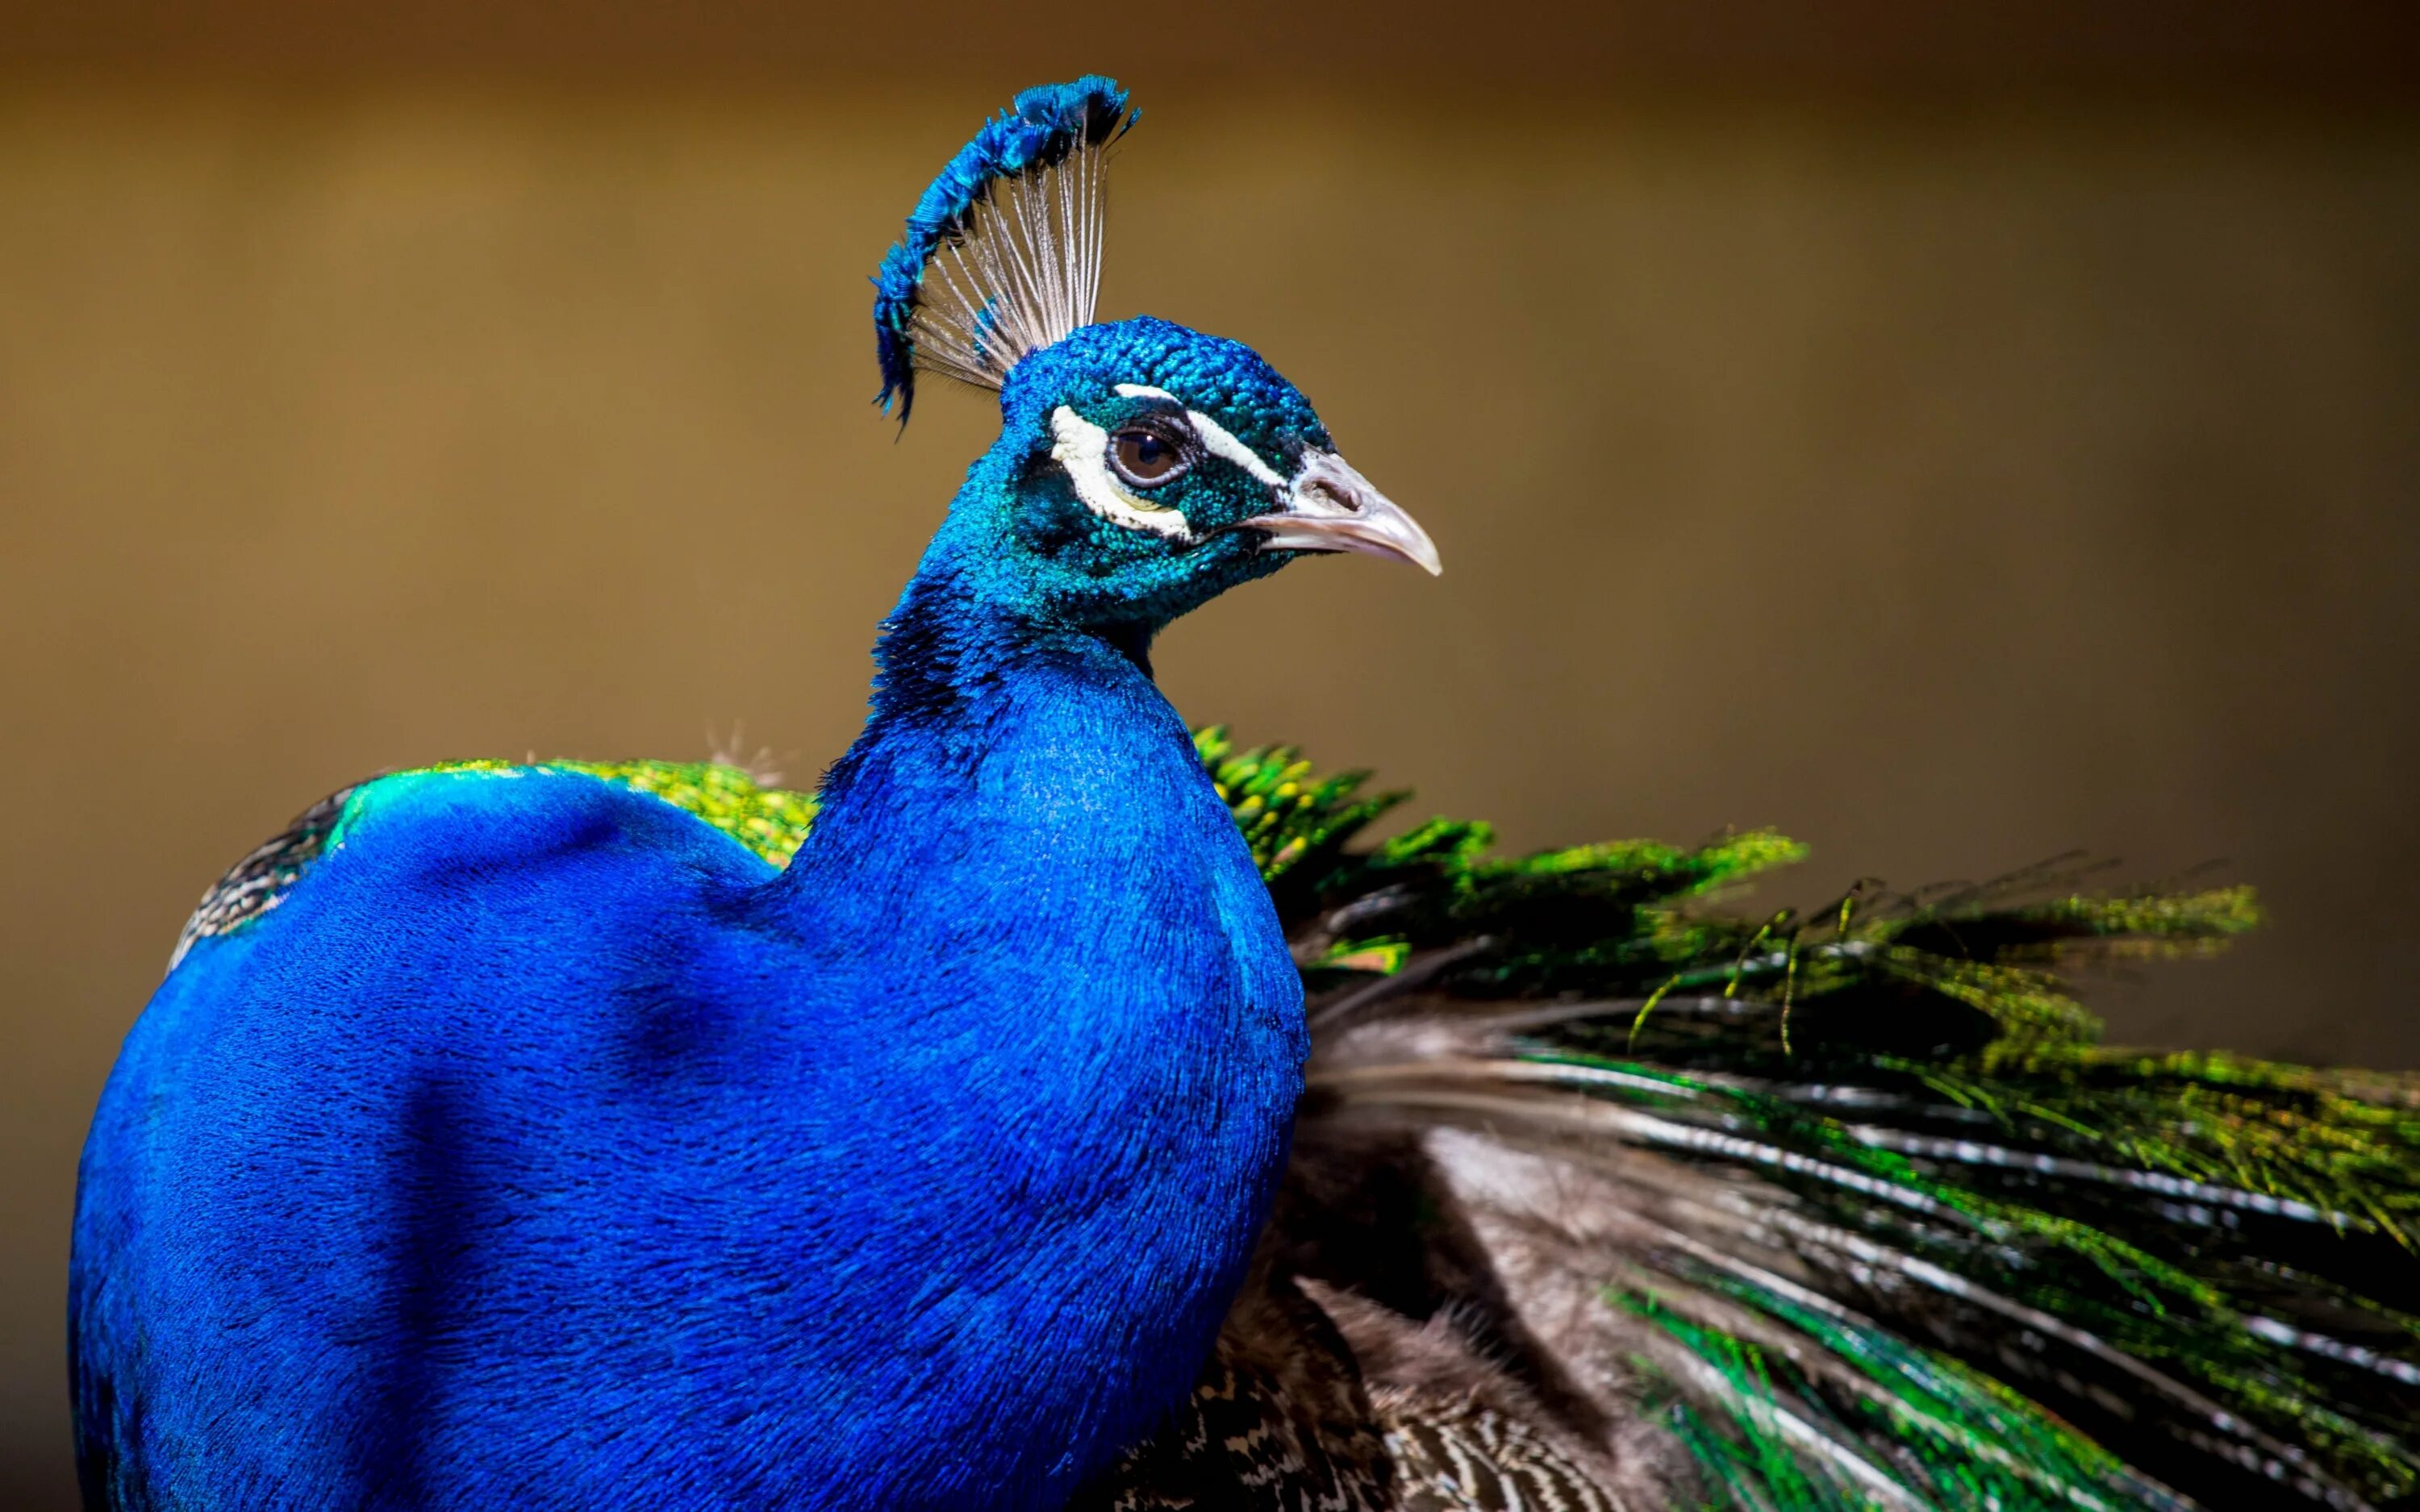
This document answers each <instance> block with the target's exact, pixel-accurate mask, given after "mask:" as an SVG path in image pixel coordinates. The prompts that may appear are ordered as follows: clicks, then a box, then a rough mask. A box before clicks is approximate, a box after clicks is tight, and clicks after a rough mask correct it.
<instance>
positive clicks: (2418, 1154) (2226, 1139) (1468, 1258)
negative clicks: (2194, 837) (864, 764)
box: [1202, 731, 2420, 1508]
mask: <svg viewBox="0 0 2420 1512" xmlns="http://www.w3.org/2000/svg"><path fill="white" fill-rule="evenodd" d="M1202 748H1203V756H1204V760H1205V762H1207V763H1208V764H1209V766H1210V769H1211V771H1212V773H1213V775H1214V777H1215V778H1216V779H1218V782H1219V784H1220V786H1221V788H1222V791H1224V792H1225V793H1226V794H1227V795H1228V797H1229V799H1230V801H1231V803H1232V804H1233V806H1234V807H1235V809H1236V812H1237V816H1238V822H1239V824H1240V825H1242V826H1243V829H1244V832H1245V834H1246V837H1247V839H1248V840H1249V841H1250V842H1251V843H1252V845H1253V847H1254V851H1255V854H1256V856H1258V857H1259V859H1260V860H1261V863H1262V866H1263V869H1264V872H1265V874H1267V875H1268V877H1269V879H1270V885H1271V890H1272V893H1273V895H1274V896H1275V897H1276V898H1277V901H1278V903H1279V906H1280V913H1281V916H1282V917H1283V918H1285V920H1286V922H1287V924H1288V927H1289V930H1290V933H1291V934H1292V937H1293V938H1294V940H1295V949H1296V958H1297V960H1298V961H1300V962H1301V963H1302V964H1303V968H1304V974H1305V978H1306V980H1307V981H1308V982H1309V983H1310V984H1311V987H1312V988H1313V989H1314V995H1313V997H1312V1006H1311V1022H1312V1025H1313V1029H1314V1037H1315V1049H1314V1056H1313V1061H1312V1065H1311V1075H1310V1080H1311V1096H1310V1098H1309V1099H1308V1101H1307V1102H1306V1105H1305V1111H1304V1116H1303V1119H1302V1124H1301V1128H1300V1130H1299V1131H1298V1134H1297V1140H1298V1148H1297V1155H1296V1161H1295V1172H1294V1186H1293V1190H1292V1191H1291V1192H1290V1194H1289V1199H1288V1200H1284V1201H1281V1203H1280V1210H1279V1214H1278V1217H1277V1219H1276V1220H1275V1222H1274V1224H1273V1227H1272V1231H1271V1239H1270V1246H1269V1247H1270V1253H1271V1257H1272V1269H1273V1273H1280V1274H1287V1275H1293V1276H1297V1277H1300V1278H1303V1279H1304V1280H1305V1281H1306V1283H1316V1284H1317V1285H1319V1286H1321V1287H1325V1288H1329V1289H1328V1290H1327V1291H1326V1292H1324V1293H1319V1294H1322V1295H1331V1296H1344V1297H1349V1298H1351V1299H1353V1302H1352V1305H1353V1306H1356V1307H1379V1308H1384V1309H1387V1310H1388V1311H1390V1312H1392V1313H1393V1314H1395V1315H1397V1316H1398V1317H1400V1318H1401V1319H1404V1322H1405V1324H1406V1325H1409V1326H1419V1327H1427V1326H1431V1325H1432V1324H1433V1323H1434V1320H1435V1319H1440V1318H1448V1319H1453V1320H1454V1326H1455V1327H1456V1328H1457V1329H1458V1330H1460V1331H1461V1332H1462V1333H1463V1334H1465V1335H1467V1336H1469V1337H1471V1338H1472V1339H1474V1340H1477V1341H1478V1345H1479V1348H1480V1349H1481V1353H1482V1354H1483V1356H1484V1357H1485V1358H1486V1359H1488V1360H1489V1361H1490V1362H1491V1366H1490V1367H1491V1368H1493V1369H1495V1370H1496V1371H1497V1372H1498V1373H1499V1374H1500V1375H1501V1376H1502V1377H1503V1379H1505V1380H1506V1381H1508V1382H1510V1383H1512V1385H1514V1386H1517V1387H1519V1388H1520V1389H1521V1390H1523V1391H1524V1392H1526V1393H1527V1394H1528V1395H1527V1396H1524V1397H1523V1400H1524V1401H1525V1402H1527V1403H1528V1407H1527V1408H1526V1409H1525V1411H1526V1412H1528V1414H1529V1416H1528V1421H1529V1422H1532V1423H1534V1424H1537V1425H1540V1431H1549V1430H1551V1431H1553V1432H1557V1433H1562V1434H1566V1435H1569V1436H1572V1438H1573V1440H1574V1442H1575V1443H1580V1444H1582V1445H1583V1446H1584V1453H1585V1456H1593V1457H1595V1458H1593V1459H1585V1458H1575V1461H1574V1462H1589V1463H1596V1464H1600V1465H1610V1466H1612V1467H1613V1468H1612V1469H1610V1470H1606V1471H1605V1472H1604V1474H1605V1475H1606V1477H1607V1484H1608V1485H1611V1486H1617V1487H1623V1486H1626V1489H1625V1490H1610V1491H1608V1492H1607V1493H1606V1494H1607V1495H1608V1496H1621V1495H1624V1494H1626V1495H1628V1496H1630V1497H1632V1498H1634V1499H1641V1498H1643V1499H1642V1500H1641V1503H1640V1504H1685V1503H1688V1502H1692V1501H1702V1502H1704V1503H1706V1504H1713V1505H1730V1506H1739V1507H1763V1506H1771V1507H1793V1508H1794V1507H1802V1506H1816V1507H1830V1506H1839V1507H1901V1506H1905V1507H1943V1508H1947V1507H1969V1506H1973V1507H1982V1506H1997V1507H2024V1506H2040V1507H2051V1506H2060V1507H2185V1506H2194V1505H2207V1506H2212V1507H2234V1506H2242V1505H2247V1504H2273V1503H2274V1502H2276V1501H2278V1500H2279V1499H2280V1498H2287V1499H2290V1500H2295V1501H2297V1502H2300V1503H2304V1504H2317V1505H2325V1506H2337V1507H2365V1506H2384V1505H2388V1504H2395V1503H2398V1502H2402V1501H2405V1500H2407V1499H2410V1498H2412V1497H2414V1495H2415V1494H2420V1432H2415V1429H2414V1427H2413V1425H2414V1423H2415V1422H2420V1389H2415V1388H2416V1387H2420V1319H2414V1318H2413V1317H2412V1316H2411V1315H2409V1314H2407V1313H2404V1312H2401V1311H2399V1310H2397V1309H2396V1308H2394V1307H2392V1306H2388V1305H2382V1304H2381V1302H2380V1300H2379V1299H2382V1298H2397V1297H2409V1296H2411V1295H2412V1294H2413V1293H2414V1291H2415V1289H2420V1288H2415V1282H2420V1257H2415V1253H2414V1248H2413V1243H2414V1237H2415V1232H2420V1080H2414V1079H2412V1078H2408V1077H2400V1076H2392V1075H2382V1074H2371V1073H2356V1072H2322V1071H2312V1070H2307V1069H2304V1068H2299V1067H2288V1066H2280V1065H2275V1064H2272V1063H2269V1062H2264V1061H2258V1060H2254V1059H2248V1058H2244V1057H2229V1056H2222V1055H2208V1054H2166V1053H2149V1052H2139V1051H2128V1050H2119V1049H2113V1048H2110V1047H2107V1046H2104V1045H2102V1043H2101V1042H2100V1029H2101V1026H2100V1025H2099V1022H2098V1021H2097V1020H2096V1019H2095V1018H2093V1016H2092V1015H2091V1014H2090V1013H2089V1012H2088V1011H2086V1009H2085V1008H2084V1007H2083V1006H2082V1005H2081V1004H2080V1003H2079V1002H2078V1001H2077V1000H2076V999H2075V997H2074V996H2073V995H2072V993H2071V988H2070V986H2069V982H2068V974H2069V973H2071V972H2072V971H2073V970H2074V969H2075V968H2076V967H2077V966H2079V965H2083V964H2090V963H2093V962H2096V961H2111V960H2118V959H2129V958H2141V957H2153V956H2172V955H2189V954H2197V953H2202V952H2206V951H2209V950H2211V949H2217V948H2220V947H2223V945H2224V944H2225V943H2226V941H2227V940H2228V939H2230V938H2232V937H2233V936H2235V935H2236V934H2239V933H2242V931H2244V930H2245V929H2248V928H2250V927H2252V926H2253V925H2254V924H2255V923H2256V922H2257V917H2258V916H2257V905H2256V903H2255V902H2254V900H2253V898H2252V897H2251V895H2250V893H2249V892H2248V891H2246V890H2245V889H2242V888H2235V887H2217V888H2210V887H2203V888H2199V889H2197V890H2190V891H2163V890H2135V891H2099V892H2093V891H2086V890H2083V889H2082V884H2083V882H2084V881H2085V879H2086V878H2087V877H2088V876H2090V875H2091V869H2090V868H2088V867H2086V866H2085V865H2083V864H2082V863H2081V862H2080V861H2079V860H2078V859H2077V858H2076V857H2071V856H2070V857H2060V858H2058V859H2057V860H2055V861H2054V862H2050V863H2045V864H2044V865H2043V866H2041V867H2039V868H2033V869H2028V870H2027V871H2025V872H2019V873H2013V874H2011V875H2009V876H2008V877H2004V878H1996V879H1993V880H1992V881H1990V882H1987V883H1983V884H1979V885H1961V886H1958V887H1948V888H1939V889H1931V890H1930V891H1927V892H1924V893H1919V894H1899V895H1893V894H1888V893H1885V891H1883V890H1882V889H1881V888H1879V887H1874V886H1871V885H1867V886H1864V887H1860V888H1858V889H1854V890H1853V891H1852V892H1851V893H1850V894H1848V895H1847V896H1845V897H1843V898H1841V899H1839V900H1837V901H1836V902H1835V903H1832V904H1831V905H1830V906H1828V907H1826V908H1824V909H1822V910H1817V911H1815V912H1813V913H1811V914H1808V915H1805V916H1801V915H1798V914H1795V913H1792V912H1788V911H1782V912H1776V913H1772V914H1765V915H1758V914H1754V913H1742V912H1739V911H1737V909H1736V902H1735V900H1736V898H1737V897H1738V895H1739V893H1740V891H1741V889H1742V886H1743V884H1745V883H1746V882H1747V881H1748V880H1749V879H1751V878H1753V877H1755V876H1756V875H1757V874H1758V873H1760V872H1765V871H1767V870H1769V869H1770V868H1772V867H1775V866H1777V865H1780V864H1783V863H1786V862H1789V861H1792V860H1795V859H1797V858H1799V856H1801V855H1802V854H1803V853H1802V852H1801V850H1800V848H1799V847H1797V846H1796V845H1794V844H1792V842H1790V841H1787V840H1785V839H1783V838H1781V837H1779V836H1777V835H1774V834H1771V833H1769V832H1763V831H1756V832H1750V833H1746V834H1739V835H1730V836H1725V837H1721V838H1719V839H1717V840H1715V841H1712V842H1710V843H1708V844H1706V845H1702V846H1698V847H1676V846H1666V845H1658V844H1652V843H1646V842H1637V843H1629V844H1616V845H1597V846H1587V847H1580V848H1575V849H1572V850H1566V851H1558V852H1551V853H1547V854H1544V855H1541V856H1529V857H1524V858H1512V859H1502V858H1497V857H1495V856H1492V855H1491V854H1490V853H1489V845H1490V840H1491V837H1490V836H1489V833H1488V831H1487V830H1486V829H1485V827H1484V826H1482V825H1467V824H1460V823H1455V822H1450V821H1433V822H1431V823H1429V824H1426V825H1419V826H1416V827H1414V828H1413V829H1411V830H1409V831H1407V832H1405V833H1404V834H1403V835H1401V836H1398V837H1397V838H1395V839H1393V840H1389V841H1381V842H1379V843H1376V844H1374V845H1361V844H1359V843H1358V842H1359V841H1360V840H1361V838H1362V836H1363V835H1364V834H1365V832H1366V831H1367V829H1368V828H1369V826H1370V825H1371V824H1372V823H1373V821H1374V820H1375V819H1377V818H1378V817H1379V816H1380V815H1381V814H1383V813H1384V812H1386V811H1387V810H1388V808H1389V807H1390V806H1391V805H1392V803H1393V802H1394V801H1396V800H1395V797H1394V795H1379V796H1364V795H1362V782H1363V779H1362V778H1361V776H1360V775H1359V774H1345V775H1343V776H1342V777H1336V778H1321V777H1319V776H1318V775H1317V774H1315V773H1314V772H1313V771H1311V769H1310V768H1309V767H1308V765H1307V764H1304V763H1303V762H1302V761H1301V760H1300V758H1299V757H1298V756H1297V755H1296V754H1295V752H1293V751H1291V750H1289V749H1284V748H1277V749H1268V750H1252V751H1245V750H1238V749H1236V748H1233V746H1232V745H1230V744H1229V743H1228V742H1227V741H1226V740H1225V739H1224V737H1223V735H1222V734H1221V733H1219V732H1216V731H1213V732H1207V733H1205V734H1204V736H1203V737H1202ZM1348 1332H1350V1331H1348ZM1392 1360H1393V1357H1392V1356H1391V1355H1388V1356H1385V1357H1383V1358H1381V1359H1379V1360H1377V1361H1376V1362H1374V1363H1373V1361H1372V1360H1370V1359H1366V1358H1365V1359H1364V1360H1363V1361H1362V1368H1363V1369H1364V1372H1365V1375H1366V1376H1367V1377H1368V1381H1367V1383H1368V1389H1369V1390H1370V1392H1371V1393H1372V1396H1373V1401H1376V1400H1383V1399H1388V1394H1389V1392H1390V1391H1391V1390H1392V1387H1391V1385H1390V1383H1389V1381H1388V1379H1387V1371H1388V1370H1389V1369H1393V1368H1395V1367H1396V1366H1395V1365H1393V1363H1392ZM1642 1424H1648V1425H1652V1427H1654V1429H1655V1434H1654V1436H1653V1437H1652V1439H1651V1440H1645V1441H1642V1440H1641V1439H1640V1438H1639V1437H1638V1436H1637V1431H1636V1430H1637V1427H1638V1426H1639V1425H1642ZM1642 1487H1652V1488H1653V1489H1652V1491H1643V1490H1642Z"/></svg>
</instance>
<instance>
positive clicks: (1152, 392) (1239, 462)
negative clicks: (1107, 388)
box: [1117, 383, 1286, 488]
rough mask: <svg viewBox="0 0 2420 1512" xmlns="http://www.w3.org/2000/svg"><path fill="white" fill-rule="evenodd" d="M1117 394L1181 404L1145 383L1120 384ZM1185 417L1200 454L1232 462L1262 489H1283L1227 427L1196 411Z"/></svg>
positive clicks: (1270, 469)
mask: <svg viewBox="0 0 2420 1512" xmlns="http://www.w3.org/2000/svg"><path fill="white" fill-rule="evenodd" d="M1117 392H1118V393H1119V395H1120V396H1121V397H1124V398H1128V399H1165V400H1167V401H1168V402H1169V403H1170V404H1182V403H1183V402H1184V401H1183V400H1181V399H1179V398H1177V396H1176V395H1174V394H1172V393H1169V392H1168V391H1167V390H1166V389H1155V388H1153V387H1152V386H1151V385H1149V384H1147V383H1121V384H1119V385H1118V386H1117ZM1185 418H1186V419H1187V420H1188V421H1190V422H1191V423H1192V424H1193V433H1194V434H1195V435H1197V436H1199V437H1201V438H1202V450H1203V451H1205V452H1207V453H1209V454H1210V455H1212V456H1215V457H1218V458H1220V459H1221V460H1223V461H1228V462H1233V463H1234V464H1235V465H1236V466H1237V467H1239V468H1242V469H1243V470H1244V471H1247V472H1249V473H1250V474H1251V475H1252V477H1253V479H1254V480H1255V481H1257V482H1259V483H1260V484H1262V485H1263V486H1266V487H1270V488H1283V487H1284V486H1286V480H1285V479H1284V478H1283V477H1281V476H1280V475H1279V473H1278V471H1277V469H1275V468H1273V467H1271V466H1269V465H1268V463H1266V462H1264V461H1263V460H1262V459H1261V454H1260V453H1258V452H1255V451H1253V450H1252V449H1251V448H1250V447H1249V446H1247V445H1245V444H1244V443H1243V442H1242V441H1240V440H1236V438H1235V435H1234V433H1233V432H1232V431H1230V430H1229V429H1228V428H1227V427H1226V426H1224V425H1221V424H1218V422H1217V421H1215V420H1213V419H1211V418H1210V417H1209V416H1208V415H1205V414H1203V413H1202V411H1201V410H1199V409H1187V410H1186V411H1185Z"/></svg>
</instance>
